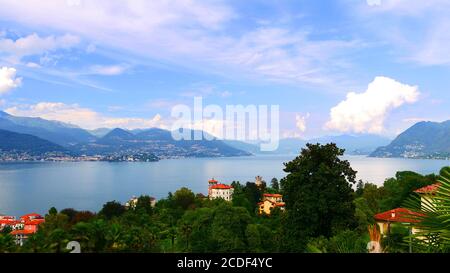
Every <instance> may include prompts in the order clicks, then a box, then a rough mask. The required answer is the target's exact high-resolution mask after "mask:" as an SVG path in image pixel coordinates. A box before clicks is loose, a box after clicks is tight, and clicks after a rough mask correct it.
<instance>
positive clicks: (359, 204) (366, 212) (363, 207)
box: [354, 197, 374, 234]
mask: <svg viewBox="0 0 450 273" xmlns="http://www.w3.org/2000/svg"><path fill="white" fill-rule="evenodd" d="M354 203H355V218H356V221H357V223H358V227H357V231H358V232H359V233H361V234H362V233H365V232H366V231H367V227H368V226H369V225H371V224H374V219H373V216H374V212H373V211H372V210H371V209H370V207H369V205H368V202H367V200H366V199H365V198H364V197H358V198H356V199H355V201H354Z"/></svg>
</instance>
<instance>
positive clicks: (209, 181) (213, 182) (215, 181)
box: [208, 178, 219, 183]
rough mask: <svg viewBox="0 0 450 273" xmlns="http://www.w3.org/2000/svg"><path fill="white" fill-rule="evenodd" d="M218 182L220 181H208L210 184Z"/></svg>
mask: <svg viewBox="0 0 450 273" xmlns="http://www.w3.org/2000/svg"><path fill="white" fill-rule="evenodd" d="M217 182H219V181H217V180H215V179H214V178H213V179H211V180H209V181H208V183H217Z"/></svg>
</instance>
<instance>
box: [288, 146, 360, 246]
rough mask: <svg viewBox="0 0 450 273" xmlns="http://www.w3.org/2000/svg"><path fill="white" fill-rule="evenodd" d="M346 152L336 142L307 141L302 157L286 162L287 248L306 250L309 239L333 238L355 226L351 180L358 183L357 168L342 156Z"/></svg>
mask: <svg viewBox="0 0 450 273" xmlns="http://www.w3.org/2000/svg"><path fill="white" fill-rule="evenodd" d="M343 154H344V150H342V149H339V148H338V147H337V146H336V145H335V144H326V145H320V144H316V145H313V144H307V145H306V148H305V149H302V151H301V154H300V156H298V157H297V158H295V159H294V160H293V161H291V162H288V163H285V169H284V171H285V172H287V173H288V175H287V176H286V177H285V178H283V179H282V180H281V186H282V188H283V193H284V199H285V201H286V212H287V216H286V218H285V219H286V220H285V223H284V229H285V236H286V238H285V243H286V246H285V247H286V248H287V251H294V252H303V251H304V250H305V247H306V244H307V242H308V240H309V239H308V238H311V237H319V236H325V237H327V238H329V237H331V236H332V235H333V234H335V233H336V232H338V231H339V230H345V229H351V228H353V227H354V226H355V218H354V214H355V206H354V204H353V198H354V193H353V190H352V187H351V183H355V177H356V171H354V170H353V169H352V168H351V167H350V163H349V162H348V161H347V160H341V159H340V158H339V157H340V156H342V155H343Z"/></svg>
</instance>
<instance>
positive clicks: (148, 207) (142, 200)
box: [136, 195, 153, 214]
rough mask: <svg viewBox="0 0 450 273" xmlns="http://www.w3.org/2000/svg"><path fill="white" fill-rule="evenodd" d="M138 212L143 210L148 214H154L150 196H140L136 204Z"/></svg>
mask: <svg viewBox="0 0 450 273" xmlns="http://www.w3.org/2000/svg"><path fill="white" fill-rule="evenodd" d="M136 210H142V211H144V212H145V213H147V214H152V212H153V208H152V198H151V197H150V196H148V195H143V196H140V197H139V198H138V200H137V203H136Z"/></svg>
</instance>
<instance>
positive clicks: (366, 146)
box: [308, 134, 391, 155]
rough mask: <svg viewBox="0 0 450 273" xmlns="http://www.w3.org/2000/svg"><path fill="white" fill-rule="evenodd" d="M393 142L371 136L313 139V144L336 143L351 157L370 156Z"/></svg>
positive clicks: (340, 136) (359, 135)
mask: <svg viewBox="0 0 450 273" xmlns="http://www.w3.org/2000/svg"><path fill="white" fill-rule="evenodd" d="M390 141H391V140H390V139H388V138H385V137H382V136H377V135H371V134H358V135H339V136H325V137H321V138H316V139H311V140H309V141H308V142H311V143H321V144H325V143H331V142H332V143H336V145H337V146H338V147H339V148H342V149H345V153H346V154H350V155H369V154H370V153H372V152H373V151H375V150H376V149H377V148H378V147H380V146H383V145H387V144H389V142H390Z"/></svg>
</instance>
